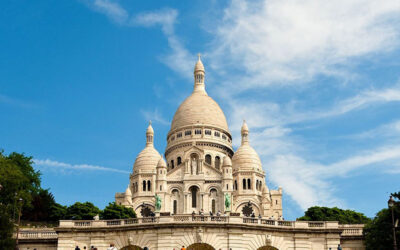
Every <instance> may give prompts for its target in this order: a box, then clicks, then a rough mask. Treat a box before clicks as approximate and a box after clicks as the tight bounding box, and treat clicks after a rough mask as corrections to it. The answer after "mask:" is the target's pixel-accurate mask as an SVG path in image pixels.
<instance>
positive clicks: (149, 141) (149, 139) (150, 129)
mask: <svg viewBox="0 0 400 250" xmlns="http://www.w3.org/2000/svg"><path fill="white" fill-rule="evenodd" d="M153 138H154V129H153V127H152V126H151V121H149V126H148V127H147V130H146V146H151V147H152V146H153Z"/></svg>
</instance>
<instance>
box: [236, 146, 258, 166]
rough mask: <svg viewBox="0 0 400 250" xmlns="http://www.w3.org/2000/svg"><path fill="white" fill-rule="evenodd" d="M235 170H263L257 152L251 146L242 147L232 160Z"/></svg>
mask: <svg viewBox="0 0 400 250" xmlns="http://www.w3.org/2000/svg"><path fill="white" fill-rule="evenodd" d="M232 162H233V168H235V169H240V170H247V169H248V170H252V169H253V167H256V168H259V169H261V166H262V165H261V160H260V157H259V156H258V154H257V152H256V151H255V150H254V148H252V147H251V146H250V145H249V144H244V145H241V146H240V147H239V148H238V150H237V151H236V152H235V154H234V155H233V158H232Z"/></svg>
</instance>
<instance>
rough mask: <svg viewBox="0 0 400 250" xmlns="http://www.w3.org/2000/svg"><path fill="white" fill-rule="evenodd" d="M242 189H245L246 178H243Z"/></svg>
mask: <svg viewBox="0 0 400 250" xmlns="http://www.w3.org/2000/svg"><path fill="white" fill-rule="evenodd" d="M243 189H246V179H243Z"/></svg>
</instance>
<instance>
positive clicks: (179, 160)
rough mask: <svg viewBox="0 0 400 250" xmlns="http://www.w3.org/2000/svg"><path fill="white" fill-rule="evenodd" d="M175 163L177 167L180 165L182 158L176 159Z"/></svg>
mask: <svg viewBox="0 0 400 250" xmlns="http://www.w3.org/2000/svg"><path fill="white" fill-rule="evenodd" d="M176 161H177V164H178V166H179V165H181V163H182V158H181V157H178V159H176Z"/></svg>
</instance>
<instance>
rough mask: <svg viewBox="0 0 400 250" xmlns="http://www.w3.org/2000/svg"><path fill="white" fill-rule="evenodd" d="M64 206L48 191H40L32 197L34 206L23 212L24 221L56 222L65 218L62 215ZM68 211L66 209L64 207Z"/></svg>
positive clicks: (63, 214)
mask: <svg viewBox="0 0 400 250" xmlns="http://www.w3.org/2000/svg"><path fill="white" fill-rule="evenodd" d="M61 207H62V206H61V205H59V204H57V203H56V201H55V199H54V196H53V194H52V193H50V191H49V190H48V189H40V190H39V191H38V193H35V194H33V195H32V206H31V207H28V208H26V209H25V210H24V211H23V214H22V219H23V220H27V221H56V220H60V219H62V218H63V217H64V216H65V212H64V213H62V212H61V214H60V212H59V209H60V208H61ZM64 210H65V211H66V208H65V207H64Z"/></svg>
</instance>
